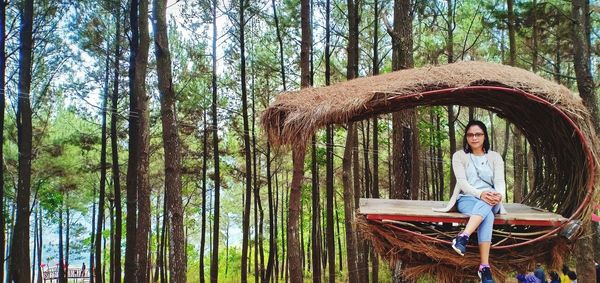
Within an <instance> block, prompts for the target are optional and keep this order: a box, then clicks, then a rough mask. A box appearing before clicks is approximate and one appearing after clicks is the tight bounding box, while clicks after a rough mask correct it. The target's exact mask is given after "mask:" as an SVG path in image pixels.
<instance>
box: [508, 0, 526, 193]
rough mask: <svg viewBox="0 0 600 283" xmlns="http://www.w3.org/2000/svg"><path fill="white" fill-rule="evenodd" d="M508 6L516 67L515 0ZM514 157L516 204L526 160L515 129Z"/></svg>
mask: <svg viewBox="0 0 600 283" xmlns="http://www.w3.org/2000/svg"><path fill="white" fill-rule="evenodd" d="M506 6H507V8H508V40H509V46H510V50H509V58H510V62H509V65H511V66H516V61H517V49H516V46H517V43H516V35H515V32H516V31H515V13H514V11H513V0H507V1H506ZM513 134H514V136H513V145H514V148H513V157H514V164H515V165H514V173H513V174H514V185H513V193H514V198H515V202H521V201H522V200H523V188H524V187H523V168H524V159H523V146H522V139H523V138H522V136H523V134H522V133H521V130H519V129H517V128H516V127H515V130H514V132H513Z"/></svg>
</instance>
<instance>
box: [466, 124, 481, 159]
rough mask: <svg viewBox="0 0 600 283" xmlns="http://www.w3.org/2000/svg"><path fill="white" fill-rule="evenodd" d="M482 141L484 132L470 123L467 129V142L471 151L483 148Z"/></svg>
mask: <svg viewBox="0 0 600 283" xmlns="http://www.w3.org/2000/svg"><path fill="white" fill-rule="evenodd" d="M484 141H485V134H484V133H483V130H482V129H481V128H480V127H479V126H477V125H472V126H471V127H469V128H468V129H467V144H469V146H470V147H471V152H475V151H480V150H483V142H484Z"/></svg>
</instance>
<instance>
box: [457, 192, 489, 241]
mask: <svg viewBox="0 0 600 283" xmlns="http://www.w3.org/2000/svg"><path fill="white" fill-rule="evenodd" d="M457 207H458V211H459V212H460V213H464V214H467V215H470V217H469V221H468V222H467V225H466V226H465V229H464V231H463V233H466V234H468V235H471V234H473V232H475V230H476V229H477V228H479V226H480V224H481V223H482V222H483V220H484V218H485V217H486V216H487V215H489V214H491V209H492V207H491V206H490V205H489V204H487V203H485V202H484V201H482V200H480V199H478V198H475V197H473V196H462V197H460V198H459V199H458V205H457ZM492 224H493V219H492ZM490 231H491V230H490ZM479 237H480V236H478V238H479Z"/></svg>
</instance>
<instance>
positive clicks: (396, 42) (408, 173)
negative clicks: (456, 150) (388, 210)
mask: <svg viewBox="0 0 600 283" xmlns="http://www.w3.org/2000/svg"><path fill="white" fill-rule="evenodd" d="M412 8H413V4H412V3H411V1H410V0H395V1H394V30H393V32H392V33H391V34H392V44H393V46H394V48H393V49H392V69H393V70H400V69H408V68H412V67H413V66H414V61H413V36H412ZM416 126H417V124H416V109H407V110H402V111H399V112H395V113H393V114H392V131H393V137H392V144H393V149H392V150H393V153H392V154H393V163H392V166H393V167H392V168H393V175H394V176H393V179H394V180H393V185H392V188H393V189H391V190H390V198H402V199H411V198H416V195H412V194H413V192H414V190H416V189H418V187H419V186H418V183H419V173H418V170H419V169H418V157H419V154H418V140H417V137H418V132H417V127H416ZM393 273H394V274H393V276H392V277H393V278H394V281H404V278H403V276H402V274H401V272H400V270H399V269H398V268H396V269H394V270H393Z"/></svg>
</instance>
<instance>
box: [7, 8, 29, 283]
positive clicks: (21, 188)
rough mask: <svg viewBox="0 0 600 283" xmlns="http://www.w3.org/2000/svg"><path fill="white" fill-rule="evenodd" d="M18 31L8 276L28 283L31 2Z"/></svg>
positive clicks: (22, 17)
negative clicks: (13, 194) (15, 169)
mask: <svg viewBox="0 0 600 283" xmlns="http://www.w3.org/2000/svg"><path fill="white" fill-rule="evenodd" d="M19 8H20V12H21V24H20V25H21V27H20V32H19V81H18V93H19V98H18V100H17V115H16V116H17V117H16V118H17V121H16V122H17V133H18V151H19V161H18V175H19V178H18V182H17V191H16V194H17V196H16V203H17V211H16V219H15V225H14V231H13V234H12V237H13V239H12V241H11V243H12V245H11V253H10V257H11V258H10V273H11V278H12V280H13V282H17V283H28V282H29V281H30V279H31V271H30V268H29V264H30V256H29V254H30V253H29V214H30V213H29V200H30V197H31V161H32V123H31V116H32V113H31V112H32V111H31V102H30V100H31V94H30V90H31V69H32V53H33V0H24V1H23V2H22V3H21V6H20V7H19Z"/></svg>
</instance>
